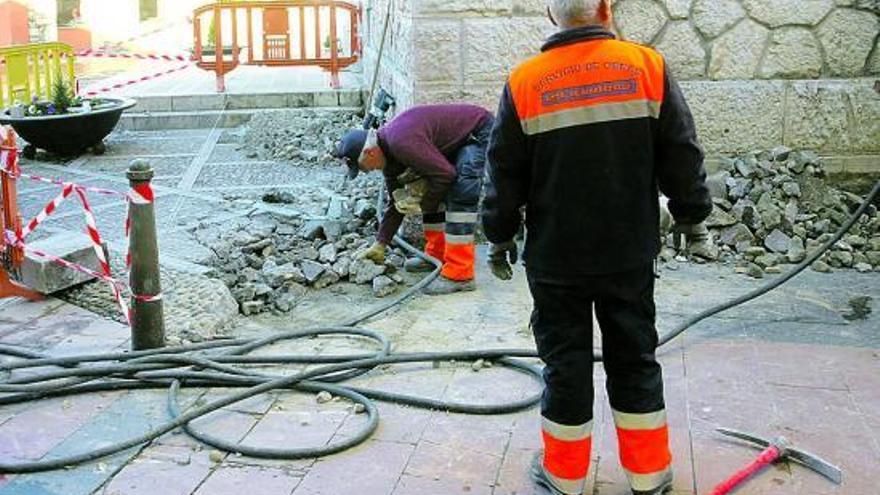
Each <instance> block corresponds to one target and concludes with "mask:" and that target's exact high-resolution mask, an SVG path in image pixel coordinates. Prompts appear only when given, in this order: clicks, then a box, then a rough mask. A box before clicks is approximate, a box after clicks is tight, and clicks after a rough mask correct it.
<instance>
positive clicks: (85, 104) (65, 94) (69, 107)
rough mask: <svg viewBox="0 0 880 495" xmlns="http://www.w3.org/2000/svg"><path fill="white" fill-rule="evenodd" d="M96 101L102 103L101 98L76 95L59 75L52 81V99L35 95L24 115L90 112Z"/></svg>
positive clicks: (39, 115)
mask: <svg viewBox="0 0 880 495" xmlns="http://www.w3.org/2000/svg"><path fill="white" fill-rule="evenodd" d="M96 103H97V104H100V100H99V99H84V98H82V97H80V96H74V95H73V91H71V89H70V86H69V85H68V84H67V83H66V82H64V79H62V78H61V77H60V76H59V77H56V78H55V81H54V82H53V83H52V99H51V100H49V101H41V100H39V99H38V98H37V97H36V96H34V97H33V98H32V99H31V104H30V105H29V106H28V107H27V108H26V109H25V110H24V116H25V117H43V116H49V115H64V114H67V113H82V112H88V111H90V110H91V109H92V107H93V106H94V105H95V104H96Z"/></svg>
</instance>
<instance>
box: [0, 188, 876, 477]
mask: <svg viewBox="0 0 880 495" xmlns="http://www.w3.org/2000/svg"><path fill="white" fill-rule="evenodd" d="M878 193H880V181H878V182H877V183H876V184H875V185H874V188H873V190H872V191H871V192H870V193H869V195H868V197H867V199H866V200H865V201H864V202H863V203H862V205H861V206H860V207H859V208H858V210H857V211H856V212H855V213H854V214H853V215H852V216H851V217H850V218H849V219H848V221H847V222H846V223H845V224H844V225H843V226H841V228H840V229H839V230H838V232H837V233H836V234H835V235H834V236H833V237H832V238H831V239H830V240H829V241H828V242H826V243H825V244H824V245H823V246H822V247H821V248H820V249H819V250H817V251H816V252H815V253H814V254H813V255H811V256H809V257H808V258H807V259H805V260H804V261H803V262H801V263H800V264H799V265H797V266H796V267H795V268H794V269H792V270H791V271H790V272H788V273H787V274H785V275H783V276H781V277H779V278H777V279H775V280H773V281H771V282H770V283H768V284H766V285H764V286H762V287H760V288H758V289H756V290H754V291H752V292H749V293H748V294H745V295H743V296H740V297H737V298H735V299H733V300H731V301H729V302H726V303H723V304H720V305H717V306H714V307H711V308H709V309H707V310H705V311H702V312H701V313H699V314H697V315H695V316H693V317H691V318H688V319H687V320H685V321H684V322H682V323H680V324H679V325H677V326H676V327H675V328H673V329H672V330H671V331H670V332H668V333H666V334H664V335H662V337H661V338H660V344H661V345H663V344H665V343H667V342H669V341H670V340H672V339H674V338H675V337H677V336H679V335H681V333H682V332H684V331H685V330H687V329H688V328H690V327H691V326H693V325H695V324H697V323H698V322H700V321H702V320H704V319H706V318H709V317H711V316H713V315H716V314H718V313H720V312H722V311H726V310H728V309H730V308H732V307H734V306H738V305H740V304H744V303H746V302H748V301H750V300H752V299H755V298H757V297H759V296H761V295H763V294H765V293H767V292H769V291H771V290H773V289H775V288H777V287H779V286H780V285H782V284H784V283H785V282H787V281H788V280H790V279H791V278H793V277H794V276H796V275H797V274H798V273H800V272H802V271H803V270H804V269H806V268H807V267H808V266H810V264H812V263H813V262H814V261H815V260H817V259H819V257H821V256H822V255H823V254H824V253H825V252H826V251H827V250H828V249H830V248H831V247H832V246H833V245H834V244H835V243H836V242H837V241H839V240H840V239H841V238H842V237H843V235H844V234H845V233H846V232H848V231H849V230H850V229H851V228H852V226H853V225H854V224H855V223H856V222H857V221H858V219H859V218H860V217H861V215H862V214H864V212H865V211H866V210H867V209H868V207H869V206H870V204H871V203H872V202H873V201H874V200H875V199H876V198H877V195H878ZM395 241H396V242H397V243H398V244H399V245H400V246H401V247H403V248H404V249H405V250H406V251H407V252H409V253H411V254H413V255H416V256H420V257H421V258H423V259H425V260H427V261H429V262H431V263H432V264H434V266H435V270H434V271H433V272H432V273H431V274H430V275H429V276H427V277H426V278H424V279H423V280H421V281H420V282H419V283H417V284H416V285H415V286H413V287H412V288H410V289H409V290H407V291H405V292H404V293H402V294H401V295H400V296H398V297H396V298H395V299H393V300H391V301H390V302H388V303H385V304H383V305H381V306H379V307H377V308H375V309H372V310H369V311H367V312H365V313H363V314H361V315H359V316H357V317H355V318H352V319H351V320H349V321H346V322H344V323H342V324H341V325H340V326H331V327H324V328H312V329H305V330H293V331H288V332H284V333H280V334H276V335H272V336H269V337H265V338H261V339H234V340H224V341H215V342H207V343H201V344H194V345H188V346H181V347H174V348H163V349H154V350H148V351H137V352H119V353H109V354H94V355H82V356H71V357H62V358H50V357H47V356H45V355H42V354H40V353H37V352H33V351H31V350H28V349H24V348H22V347H18V346H10V345H3V344H0V354H5V355H9V356H14V357H18V358H21V360H18V361H14V362H11V363H5V364H0V371H6V372H10V371H11V370H15V369H24V368H36V367H44V366H52V367H58V368H59V369H58V370H57V371H54V372H50V373H43V374H40V375H30V376H24V377H21V378H16V379H9V378H7V379H6V380H5V381H2V382H0V394H3V395H0V406H2V405H4V404H16V403H23V402H29V401H36V400H41V399H44V398H49V397H60V396H68V395H74V394H83V393H92V392H100V391H110V390H134V389H147V388H168V411H169V413H170V416H171V419H170V420H169V421H167V422H166V423H163V424H161V425H159V426H157V427H155V428H153V429H151V430H150V431H148V432H146V433H144V434H142V435H139V436H136V437H133V438H131V439H128V440H125V441H122V442H118V443H115V444H112V445H107V446H104V447H101V448H99V449H95V450H92V451H89V452H84V453H82V454H77V455H71V456H67V457H62V458H55V459H47V460H40V461H33V462H21V463H8V462H0V473H28V472H40V471H48V470H53V469H61V468H66V467H70V466H74V465H77V464H81V463H85V462H90V461H94V460H96V459H100V458H102V457H105V456H108V455H112V454H115V453H117V452H120V451H123V450H126V449H129V448H132V447H136V446H139V445H143V444H146V443H148V442H150V441H152V440H154V439H156V438H158V437H160V436H161V435H164V434H166V433H168V432H170V431H172V430H174V429H176V428H179V427H183V428H184V430H185V431H186V432H187V433H188V434H190V435H191V436H193V437H195V438H197V439H199V440H200V441H202V442H204V443H206V444H208V445H211V446H213V447H215V448H218V449H222V450H225V451H228V452H233V453H240V454H243V455H247V456H252V457H260V458H272V459H297V458H311V457H319V456H324V455H329V454H333V453H336V452H340V451H342V450H345V449H348V448H350V447H353V446H355V445H357V444H359V443H361V442H363V441H365V440H366V439H367V438H369V437H370V435H371V434H372V433H373V432H374V431H375V429H376V427H377V426H378V424H379V415H378V411H377V409H376V406H375V405H374V403H373V400H380V401H385V402H391V403H396V404H405V405H409V406H414V407H420V408H428V409H440V410H445V411H449V412H455V413H464V414H504V413H511V412H516V411H520V410H524V409H527V408H530V407H532V406H534V405H535V404H536V403H537V402H538V401H539V400H540V395H541V394H540V392H538V393H536V394H534V395H532V396H530V397H527V398H524V399H521V400H518V401H511V402H505V403H501V404H466V403H459V402H451V401H444V400H435V399H428V398H424V397H416V396H411V395H406V394H398V393H394V392H387V391H381V390H373V389H368V388H360V387H352V386H343V385H338V384H337V383H339V382H342V381H344V380H346V379H349V378H352V377H354V376H358V375H361V374H363V373H366V372H368V371H369V370H371V369H373V368H375V367H377V366H383V365H395V364H403V363H420V362H438V361H453V360H456V361H472V360H478V359H486V360H491V361H494V362H497V363H498V364H500V365H502V366H504V367H507V368H510V369H511V370H513V371H516V372H520V373H524V374H526V375H528V376H530V377H532V378H533V379H534V380H535V381H536V382H537V383H539V384H540V383H542V378H541V372H540V370H539V369H538V368H537V367H535V366H533V365H531V364H529V363H527V362H525V361H522V360H521V358H537V357H538V356H537V353H536V352H535V351H534V350H532V349H494V350H472V351H458V352H425V353H400V354H392V353H391V351H390V348H391V346H390V342H389V341H388V340H387V339H386V338H385V337H384V336H383V335H381V334H380V333H378V332H375V331H372V330H367V329H363V328H357V327H356V325H359V324H361V323H363V322H364V321H366V320H368V319H370V318H373V317H374V316H376V315H379V314H381V313H383V312H385V311H387V310H388V309H390V308H392V307H394V306H397V305H399V304H401V303H402V302H403V301H405V300H406V299H408V298H410V297H412V296H413V295H414V294H416V293H417V292H418V291H419V290H421V289H422V288H423V287H424V286H425V285H427V284H429V283H430V282H431V281H432V280H434V279H435V278H436V277H437V276H438V275H439V272H440V263H439V261H438V260H436V259H433V258H430V257H428V256H426V255H425V254H424V253H422V252H421V251H419V250H418V249H416V248H414V247H413V246H411V245H410V244H408V243H406V242H405V241H404V240H403V239H400V238H399V237H397V238H395ZM321 335H348V336H354V337H361V338H367V339H370V340H372V341H374V342H375V343H376V345H377V347H378V348H379V349H378V350H377V351H375V352H372V353H364V354H356V355H336V356H321V357H317V356H304V355H288V356H251V355H248V354H249V353H251V352H253V351H255V350H258V349H260V348H262V347H265V346H267V345H270V344H273V343H275V342H279V341H283V340H291V339H299V338H306V337H313V336H321ZM517 358H520V359H517ZM595 359H596V360H597V361H599V360H601V359H602V356H601V353H596V355H595ZM246 364H310V365H319V366H318V367H316V368H313V369H310V370H308V371H303V372H299V373H296V374H293V375H289V376H284V375H270V374H262V373H255V372H253V371H249V370H246V369H243V368H240V367H236V365H246ZM85 365H90V366H85ZM181 387H197V388H206V387H211V388H214V387H228V388H240V389H243V390H240V391H237V392H234V393H232V394H230V395H229V396H227V397H224V398H221V399H218V400H215V401H213V402H210V403H208V404H205V405H202V406H199V407H195V408H192V409H190V410H188V411H186V412H184V411H181V410H180V407H179V405H178V393H179V391H180V388H181ZM272 390H299V391H304V392H320V391H327V392H329V393H331V394H335V395H338V396H342V397H345V398H347V399H349V400H351V401H353V402H355V403H359V404H362V405H363V406H364V409H365V413H366V415H367V418H366V421H365V422H364V424H363V425H362V426H361V429H360V431H358V432H357V433H356V434H354V435H352V436H350V437H348V438H346V439H344V440H342V441H340V442H338V443H335V444H330V445H326V446H322V447H308V448H291V449H281V448H267V447H254V446H246V445H241V444H238V443H235V442H230V441H228V440H224V439H222V438H218V437H216V436H212V435H208V434H206V433H204V432H200V431H198V430H196V429H195V428H194V427H193V426H192V425H191V424H190V422H191V421H193V420H195V419H197V418H199V417H202V416H204V415H206V414H209V413H211V412H214V411H217V410H218V409H220V408H222V407H226V406H229V405H231V404H235V403H236V402H240V401H242V400H245V399H248V398H251V397H254V396H257V395H260V394H263V393H266V392H269V391H272Z"/></svg>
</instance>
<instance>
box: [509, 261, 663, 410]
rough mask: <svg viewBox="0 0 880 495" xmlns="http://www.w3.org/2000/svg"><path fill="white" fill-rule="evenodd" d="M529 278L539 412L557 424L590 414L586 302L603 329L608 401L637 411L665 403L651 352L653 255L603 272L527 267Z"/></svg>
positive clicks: (590, 364)
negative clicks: (540, 382)
mask: <svg viewBox="0 0 880 495" xmlns="http://www.w3.org/2000/svg"><path fill="white" fill-rule="evenodd" d="M526 270H527V271H528V267H526ZM528 279H529V288H530V290H531V293H532V298H533V299H534V310H533V311H532V319H531V327H532V332H533V333H534V335H535V342H536V343H537V347H538V354H539V355H540V357H541V359H542V360H543V361H544V363H545V364H546V367H545V368H544V382H545V384H546V387H545V390H544V395H543V399H542V402H541V413H542V415H543V416H544V417H545V418H548V419H550V420H552V421H554V422H556V423H559V424H563V425H580V424H584V423H586V422H588V421H589V420H591V419H592V418H593V308H595V311H596V319H597V320H598V322H599V327H600V328H601V331H602V354H603V360H604V366H605V372H606V374H607V381H606V389H607V390H608V397H609V400H610V402H611V407H612V408H613V409H614V410H616V411H620V412H624V413H637V414H642V413H649V412H654V411H658V410H661V409H663V408H664V403H663V378H662V373H661V369H660V364H659V363H657V360H656V359H655V350H656V348H657V341H658V337H657V331H656V328H655V326H654V322H655V318H656V310H655V306H654V265H653V263H649V264H646V265H644V266H643V267H640V268H638V269H635V270H630V271H626V272H622V273H614V274H607V275H596V276H590V277H580V278H571V277H568V278H565V279H561V278H558V277H546V276H541V275H537V274H535V273H528Z"/></svg>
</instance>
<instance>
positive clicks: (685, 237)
mask: <svg viewBox="0 0 880 495" xmlns="http://www.w3.org/2000/svg"><path fill="white" fill-rule="evenodd" d="M682 241H684V246H683V245H682ZM672 245H673V246H674V247H675V250H676V251H681V249H682V247H686V250H687V253H688V254H690V255H692V256H698V257H700V258H705V259H708V260H715V259H718V255H719V252H718V247H717V246H715V244H714V243H713V242H712V239H711V237H710V235H709V229H708V228H706V224H705V223H698V224H685V223H676V224H675V225H673V226H672Z"/></svg>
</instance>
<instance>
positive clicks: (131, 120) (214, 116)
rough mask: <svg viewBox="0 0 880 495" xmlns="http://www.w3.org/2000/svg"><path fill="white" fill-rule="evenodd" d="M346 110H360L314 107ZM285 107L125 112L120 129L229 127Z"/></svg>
mask: <svg viewBox="0 0 880 495" xmlns="http://www.w3.org/2000/svg"><path fill="white" fill-rule="evenodd" d="M313 108H322V109H326V110H334V111H335V110H338V111H343V112H356V111H357V110H359V108H356V107H313ZM279 110H285V109H283V108H263V109H248V110H213V111H195V112H143V113H125V114H123V115H122V118H120V119H119V123H118V124H116V128H115V129H114V130H116V131H165V130H180V129H213V128H219V129H226V128H230V127H239V126H242V125H244V124H247V123H248V122H250V120H251V117H253V116H254V114H255V113H257V112H272V111H279Z"/></svg>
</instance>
